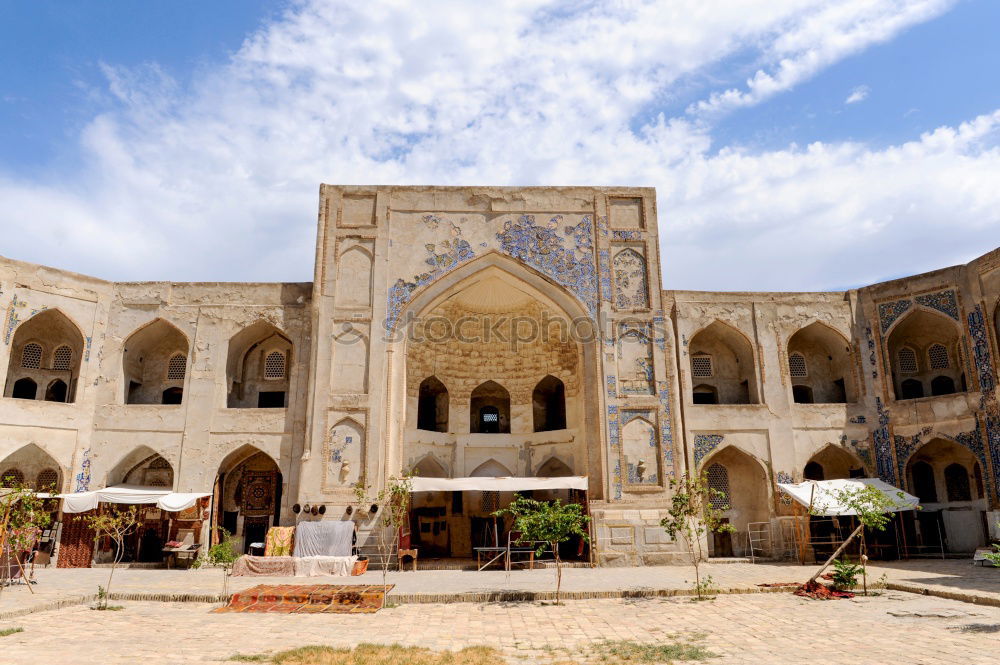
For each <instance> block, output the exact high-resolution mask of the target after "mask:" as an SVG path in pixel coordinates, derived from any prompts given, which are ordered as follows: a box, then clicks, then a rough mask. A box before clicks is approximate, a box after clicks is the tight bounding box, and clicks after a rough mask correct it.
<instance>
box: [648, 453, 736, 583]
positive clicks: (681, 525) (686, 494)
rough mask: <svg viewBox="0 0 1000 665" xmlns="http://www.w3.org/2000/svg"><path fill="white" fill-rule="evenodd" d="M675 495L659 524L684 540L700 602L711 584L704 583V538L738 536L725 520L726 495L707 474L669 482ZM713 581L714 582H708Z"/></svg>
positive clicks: (683, 475) (671, 535)
mask: <svg viewBox="0 0 1000 665" xmlns="http://www.w3.org/2000/svg"><path fill="white" fill-rule="evenodd" d="M670 489H671V491H672V492H673V493H674V494H673V498H672V499H671V502H670V510H669V511H668V513H667V516H666V517H664V518H663V519H662V520H660V526H661V527H663V528H664V529H665V530H666V532H667V535H669V536H670V537H671V538H673V539H675V540H676V538H677V536H681V538H682V539H683V540H684V544H685V546H686V547H687V551H688V555H689V556H690V557H691V562H692V564H694V588H695V593H696V594H698V599H699V600H701V598H702V593H703V592H704V591H705V589H706V587H707V586H708V584H705V585H703V584H702V582H701V568H700V566H701V561H702V559H703V558H704V557H705V552H704V549H703V547H702V538H703V537H704V536H706V535H708V534H711V533H735V531H736V529H734V528H733V526H732V525H731V524H728V523H726V522H723V518H722V516H723V515H724V514H725V512H726V511H727V510H729V506H728V505H727V504H726V503H725V502H726V501H727V497H726V493H725V492H722V491H719V490H717V489H714V488H711V487H709V486H708V476H707V474H705V472H702V473H700V474H699V475H696V476H689V475H688V474H687V473H684V474H682V475H681V477H680V478H679V479H678V480H671V481H670ZM709 579H711V578H709Z"/></svg>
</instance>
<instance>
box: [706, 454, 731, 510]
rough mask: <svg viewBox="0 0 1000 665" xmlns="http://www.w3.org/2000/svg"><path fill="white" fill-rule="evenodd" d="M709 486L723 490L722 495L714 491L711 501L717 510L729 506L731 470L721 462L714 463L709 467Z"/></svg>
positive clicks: (719, 490)
mask: <svg viewBox="0 0 1000 665" xmlns="http://www.w3.org/2000/svg"><path fill="white" fill-rule="evenodd" d="M707 475H708V488H709V489H713V490H716V491H718V492H721V493H722V495H721V496H720V495H718V494H715V492H713V493H712V496H711V498H710V501H711V502H712V507H713V508H715V509H716V510H723V509H724V508H727V507H728V506H729V471H727V470H726V467H724V466H722V465H721V464H718V463H716V464H713V465H712V466H710V467H708V473H707Z"/></svg>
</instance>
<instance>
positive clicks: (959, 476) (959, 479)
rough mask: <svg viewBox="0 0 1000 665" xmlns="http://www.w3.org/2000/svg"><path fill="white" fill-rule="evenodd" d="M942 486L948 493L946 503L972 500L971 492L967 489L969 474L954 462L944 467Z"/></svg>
mask: <svg viewBox="0 0 1000 665" xmlns="http://www.w3.org/2000/svg"><path fill="white" fill-rule="evenodd" d="M944 486H945V489H946V490H947V492H948V501H971V500H972V491H971V490H970V488H969V472H968V471H966V470H965V467H964V466H962V465H961V464H958V463H957V462H956V463H955V464H949V465H948V466H946V467H945V469H944Z"/></svg>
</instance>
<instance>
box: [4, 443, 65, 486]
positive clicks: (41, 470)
mask: <svg viewBox="0 0 1000 665" xmlns="http://www.w3.org/2000/svg"><path fill="white" fill-rule="evenodd" d="M12 472H14V473H12ZM10 475H13V476H14V477H16V478H18V479H19V480H20V482H21V483H22V484H24V485H26V486H28V487H30V488H32V489H34V490H39V491H51V492H61V491H62V489H63V470H62V465H60V464H59V462H57V461H56V459H55V458H54V457H52V455H50V454H49V453H47V452H46V451H45V450H43V449H42V448H41V447H39V446H38V445H37V444H34V443H29V444H27V445H24V446H21V447H20V448H18V449H17V450H15V451H14V452H12V453H10V454H9V455H7V456H6V457H4V458H3V460H2V461H0V487H2V486H5V484H4V482H3V480H4V479H5V478H6V477H8V476H10Z"/></svg>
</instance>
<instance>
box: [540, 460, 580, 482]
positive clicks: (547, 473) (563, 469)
mask: <svg viewBox="0 0 1000 665" xmlns="http://www.w3.org/2000/svg"><path fill="white" fill-rule="evenodd" d="M575 475H576V474H575V473H573V469H571V468H569V465H567V464H566V463H565V462H563V461H562V460H561V459H559V458H558V457H556V456H554V455H553V456H552V457H550V458H548V459H547V460H545V461H544V462H543V463H542V465H541V466H539V467H538V471H536V472H535V476H537V477H539V478H566V477H568V476H575Z"/></svg>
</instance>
